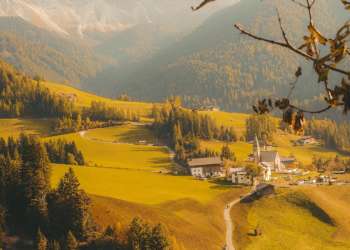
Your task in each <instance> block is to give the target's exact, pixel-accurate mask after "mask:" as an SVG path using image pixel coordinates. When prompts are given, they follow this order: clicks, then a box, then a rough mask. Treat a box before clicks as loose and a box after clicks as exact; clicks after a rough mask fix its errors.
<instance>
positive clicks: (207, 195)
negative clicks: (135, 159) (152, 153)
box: [52, 165, 230, 204]
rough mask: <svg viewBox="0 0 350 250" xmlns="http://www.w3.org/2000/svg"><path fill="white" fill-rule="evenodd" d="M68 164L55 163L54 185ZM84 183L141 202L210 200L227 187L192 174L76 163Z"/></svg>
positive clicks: (99, 191) (88, 188) (97, 190)
mask: <svg viewBox="0 0 350 250" xmlns="http://www.w3.org/2000/svg"><path fill="white" fill-rule="evenodd" d="M68 168H69V166H63V165H54V166H53V175H52V185H53V186H56V184H57V183H58V181H59V179H60V178H61V177H62V176H63V174H64V173H65V172H67V170H68ZM74 171H75V173H76V174H77V176H78V177H79V181H80V182H81V186H82V187H83V188H84V190H86V192H88V193H90V194H94V195H100V196H105V197H111V198H117V199H121V200H125V201H131V202H135V203H142V204H160V203H164V202H169V201H174V200H178V199H193V200H195V201H198V202H201V203H207V202H209V201H211V200H212V199H213V198H215V197H216V196H217V195H218V194H221V193H223V192H225V191H228V190H229V189H230V188H229V187H227V188H226V187H222V186H219V185H217V184H215V183H210V182H207V181H199V180H194V179H193V178H192V177H190V176H172V175H166V174H160V173H152V172H149V171H140V170H130V169H129V170H127V169H111V168H104V167H80V166H79V167H74Z"/></svg>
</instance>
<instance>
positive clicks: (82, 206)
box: [47, 168, 93, 240]
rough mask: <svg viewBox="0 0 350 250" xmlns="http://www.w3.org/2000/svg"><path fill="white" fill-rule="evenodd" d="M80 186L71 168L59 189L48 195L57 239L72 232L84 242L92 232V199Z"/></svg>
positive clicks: (52, 227)
mask: <svg viewBox="0 0 350 250" xmlns="http://www.w3.org/2000/svg"><path fill="white" fill-rule="evenodd" d="M79 186H80V183H79V181H78V179H77V177H76V176H75V174H74V171H73V169H72V168H70V169H69V171H68V172H67V173H66V174H65V175H64V176H63V178H62V179H61V180H60V182H59V184H58V188H57V189H56V190H53V191H52V192H51V193H50V194H49V195H48V198H47V200H48V208H49V216H48V217H49V223H50V227H51V231H52V234H53V235H54V236H55V237H56V238H60V237H62V236H63V235H65V234H67V232H68V231H71V232H72V233H73V234H74V235H75V236H76V237H77V238H78V239H79V240H83V239H85V238H86V237H87V236H88V235H89V233H90V231H91V230H92V227H93V221H92V217H91V214H90V210H89V209H90V199H89V197H88V196H87V194H86V193H85V192H84V191H83V190H81V189H80V188H79Z"/></svg>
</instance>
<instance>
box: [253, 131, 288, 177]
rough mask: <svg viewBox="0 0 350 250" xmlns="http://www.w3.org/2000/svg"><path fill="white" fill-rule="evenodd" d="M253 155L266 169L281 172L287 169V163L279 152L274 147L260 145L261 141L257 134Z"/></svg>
mask: <svg viewBox="0 0 350 250" xmlns="http://www.w3.org/2000/svg"><path fill="white" fill-rule="evenodd" d="M252 157H253V160H254V161H255V162H256V163H257V164H259V165H260V166H262V167H263V168H264V169H269V171H275V172H279V171H282V170H284V169H285V165H284V164H283V162H282V160H281V157H280V155H279V153H278V152H277V151H275V150H272V147H267V146H263V147H260V142H259V140H258V137H257V136H256V137H255V143H254V150H253V155H252Z"/></svg>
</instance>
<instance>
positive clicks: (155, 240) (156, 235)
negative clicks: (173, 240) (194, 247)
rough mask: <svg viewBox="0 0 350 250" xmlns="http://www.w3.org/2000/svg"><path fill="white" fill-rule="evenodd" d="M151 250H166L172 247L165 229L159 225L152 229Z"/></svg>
mask: <svg viewBox="0 0 350 250" xmlns="http://www.w3.org/2000/svg"><path fill="white" fill-rule="evenodd" d="M149 245H150V249H152V250H166V249H168V248H169V247H170V242H169V240H168V239H167V237H166V234H165V231H164V229H163V227H162V226H161V225H160V224H158V225H156V226H155V227H154V228H153V229H152V233H151V238H150V244H149Z"/></svg>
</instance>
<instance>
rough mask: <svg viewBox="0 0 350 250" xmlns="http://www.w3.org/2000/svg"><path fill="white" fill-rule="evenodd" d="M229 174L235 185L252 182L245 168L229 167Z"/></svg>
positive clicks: (250, 183)
mask: <svg viewBox="0 0 350 250" xmlns="http://www.w3.org/2000/svg"><path fill="white" fill-rule="evenodd" d="M229 175H230V176H231V180H232V183H233V184H235V185H252V184H253V177H252V176H251V175H250V174H249V173H248V172H247V170H246V168H230V170H229Z"/></svg>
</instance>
